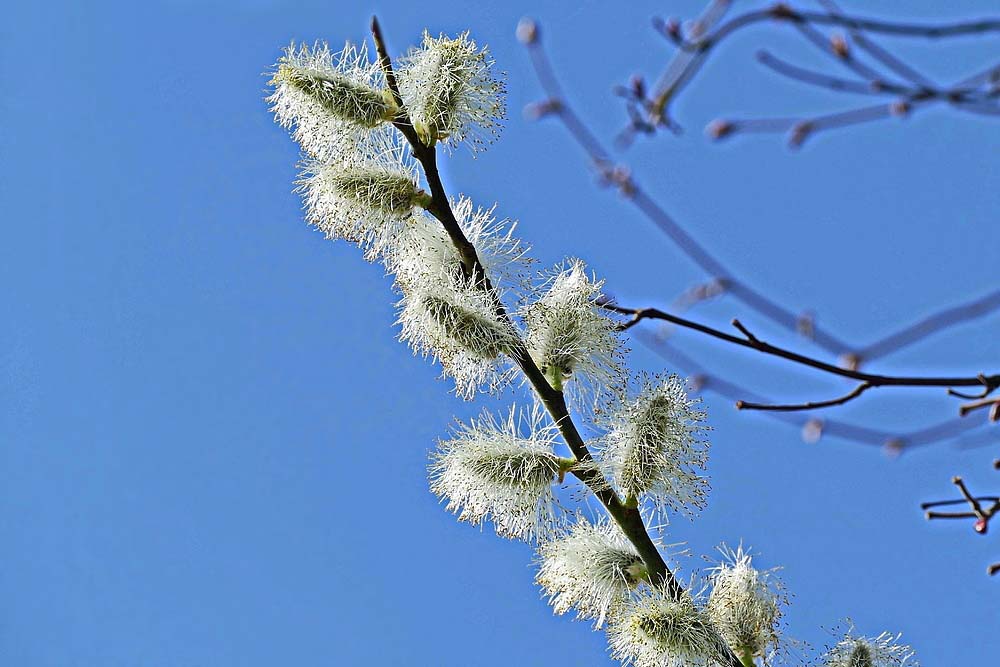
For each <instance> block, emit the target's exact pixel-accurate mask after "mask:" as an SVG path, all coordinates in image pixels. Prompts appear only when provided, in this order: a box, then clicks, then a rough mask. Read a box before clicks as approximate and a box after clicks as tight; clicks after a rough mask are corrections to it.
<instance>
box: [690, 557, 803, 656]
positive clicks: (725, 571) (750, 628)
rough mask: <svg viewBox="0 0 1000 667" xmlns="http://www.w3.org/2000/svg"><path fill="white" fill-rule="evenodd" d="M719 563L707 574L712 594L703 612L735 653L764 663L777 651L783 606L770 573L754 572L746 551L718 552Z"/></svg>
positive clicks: (781, 591)
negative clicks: (755, 658)
mask: <svg viewBox="0 0 1000 667" xmlns="http://www.w3.org/2000/svg"><path fill="white" fill-rule="evenodd" d="M719 550H720V551H721V552H722V555H723V560H722V562H720V563H719V564H718V565H717V566H716V567H714V568H713V569H712V570H711V572H710V575H709V579H710V581H711V584H712V591H711V593H710V594H709V596H708V602H707V603H706V605H705V611H706V612H707V613H708V617H709V618H710V619H712V622H713V623H714V624H715V626H716V627H717V628H718V629H719V632H720V633H722V636H723V638H724V639H725V640H726V642H727V643H728V644H729V645H730V646H732V647H733V649H734V650H735V651H736V652H737V654H739V655H741V656H750V657H751V658H754V657H760V658H763V659H764V660H765V662H768V661H769V660H770V658H771V657H772V656H773V655H774V654H776V653H777V652H778V650H779V649H780V645H779V639H780V637H779V624H780V621H781V615H782V608H783V607H784V605H785V604H786V603H787V601H788V600H787V595H786V593H785V591H784V587H783V586H782V585H781V582H780V581H779V580H778V578H777V576H776V575H775V571H774V570H763V571H761V570H757V569H755V568H754V567H753V558H752V557H751V555H750V552H749V551H744V549H743V546H742V545H740V546H739V547H737V548H736V549H729V548H727V547H725V546H722V547H720V549H719Z"/></svg>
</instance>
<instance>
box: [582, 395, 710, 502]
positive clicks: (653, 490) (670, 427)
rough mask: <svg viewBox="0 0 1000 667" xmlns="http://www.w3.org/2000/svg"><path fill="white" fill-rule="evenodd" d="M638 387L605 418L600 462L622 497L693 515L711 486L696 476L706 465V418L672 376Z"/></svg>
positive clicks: (696, 401)
mask: <svg viewBox="0 0 1000 667" xmlns="http://www.w3.org/2000/svg"><path fill="white" fill-rule="evenodd" d="M642 385H643V386H642V390H641V391H640V393H639V396H638V398H637V399H636V400H634V401H632V402H631V403H626V404H624V405H622V406H620V407H619V408H618V409H616V410H614V411H612V412H610V413H609V414H608V415H606V416H605V417H604V418H603V422H602V425H604V426H605V428H606V429H607V434H606V435H605V436H604V438H602V441H601V445H600V458H601V461H602V463H603V465H604V466H605V468H606V469H607V471H608V474H609V476H610V477H611V479H612V480H613V481H614V483H615V485H616V486H617V487H618V489H619V491H620V492H621V493H622V495H624V496H625V497H626V498H628V499H634V501H637V502H641V501H642V500H644V499H646V498H648V499H649V500H651V501H652V503H653V506H654V508H655V509H656V510H657V511H659V512H661V513H663V512H664V511H665V510H666V509H667V508H670V509H673V510H675V511H680V512H683V513H685V514H689V515H690V514H693V513H694V512H695V511H696V510H698V509H701V508H702V507H704V505H705V501H706V498H707V495H708V488H709V486H708V480H707V479H706V478H705V477H704V476H702V475H701V474H699V472H700V471H702V470H703V469H704V468H705V465H706V463H707V461H708V442H707V441H706V440H704V438H703V433H704V431H705V430H706V427H705V426H704V425H703V424H702V422H703V421H704V420H705V416H706V415H705V413H704V412H703V411H701V410H699V409H698V404H699V401H698V400H697V399H694V400H692V399H690V398H688V395H687V392H686V391H685V388H684V381H683V380H681V379H680V378H679V377H677V376H676V375H669V376H667V377H663V378H658V377H653V378H649V377H644V378H643V383H642Z"/></svg>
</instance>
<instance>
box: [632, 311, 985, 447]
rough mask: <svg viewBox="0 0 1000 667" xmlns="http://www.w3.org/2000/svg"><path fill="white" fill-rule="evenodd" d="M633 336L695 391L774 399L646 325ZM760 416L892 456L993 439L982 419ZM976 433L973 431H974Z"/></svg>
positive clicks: (809, 437)
mask: <svg viewBox="0 0 1000 667" xmlns="http://www.w3.org/2000/svg"><path fill="white" fill-rule="evenodd" d="M635 337H636V338H637V339H638V340H639V341H640V342H642V343H643V344H644V345H645V346H646V347H648V348H649V349H650V350H651V351H652V352H654V353H656V354H658V355H660V356H661V357H663V358H664V359H665V360H667V361H668V362H669V363H671V364H672V365H673V366H674V367H676V368H677V369H678V370H679V371H681V372H683V373H685V374H687V375H689V376H690V377H691V380H690V382H691V385H692V388H693V389H694V390H696V391H707V392H711V393H714V394H718V395H719V396H722V397H723V398H727V399H729V400H731V401H734V402H735V401H736V400H738V399H744V400H746V399H751V400H754V401H757V402H759V403H773V402H774V401H772V400H770V399H769V398H767V397H764V396H760V395H757V394H755V393H754V392H752V391H751V390H749V389H747V388H746V387H744V386H741V385H739V384H737V383H735V382H733V381H732V380H728V379H726V378H724V377H722V376H720V375H718V374H715V373H713V372H712V371H711V370H710V369H708V368H707V367H706V366H705V365H703V364H702V363H699V362H697V361H695V360H694V359H693V358H692V357H691V356H690V355H687V354H684V353H682V352H681V351H680V350H678V349H677V348H676V347H674V346H671V345H668V343H667V340H665V339H663V338H661V337H659V336H657V335H656V334H654V333H651V332H649V331H648V330H645V329H639V330H638V331H637V333H636V334H635ZM759 414H760V415H761V416H763V417H766V418H769V419H773V420H775V421H779V422H781V423H784V424H788V425H790V426H794V427H797V428H799V429H800V432H801V435H802V439H803V440H804V441H806V442H809V443H813V442H818V441H819V440H820V439H822V438H825V437H830V438H836V439H840V440H844V441H847V442H853V443H857V444H861V445H869V446H875V447H882V448H883V449H884V450H885V452H886V453H887V454H889V455H891V456H895V455H898V454H900V453H902V452H904V451H907V450H910V449H913V448H915V447H922V446H927V445H933V444H936V443H939V442H941V441H943V440H949V439H954V438H959V437H960V438H963V442H964V443H965V445H966V446H974V445H975V444H979V443H982V442H986V441H988V442H994V443H995V442H996V438H995V436H994V435H993V434H992V433H991V432H987V431H984V430H983V429H981V428H980V427H981V426H982V425H983V424H984V423H985V420H975V419H970V418H965V419H963V418H960V417H955V418H952V419H949V420H946V421H942V422H939V423H937V424H932V425H930V426H927V427H924V428H921V429H917V430H914V431H909V432H893V431H886V430H883V429H877V428H872V427H870V426H862V425H860V424H853V423H850V422H845V421H841V420H837V419H829V418H826V417H819V416H818V415H816V414H804V413H802V412H766V411H765V412H760V413H759ZM977 430H978V431H979V434H978V435H972V432H973V431H977Z"/></svg>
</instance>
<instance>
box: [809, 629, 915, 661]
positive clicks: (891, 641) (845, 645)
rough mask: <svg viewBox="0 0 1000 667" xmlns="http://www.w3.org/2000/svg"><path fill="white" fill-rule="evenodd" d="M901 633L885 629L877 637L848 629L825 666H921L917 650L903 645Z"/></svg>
mask: <svg viewBox="0 0 1000 667" xmlns="http://www.w3.org/2000/svg"><path fill="white" fill-rule="evenodd" d="M900 636H901V635H898V634H896V635H891V634H889V633H888V632H883V633H882V634H880V635H879V636H878V637H860V636H854V634H853V632H852V631H850V630H849V631H848V632H847V633H846V634H845V636H844V638H843V639H841V640H840V641H839V642H837V644H836V645H835V646H833V648H831V649H830V650H829V651H828V652H827V653H826V655H824V656H823V665H825V666H826V667H903V666H904V665H909V667H919V663H918V662H917V661H916V660H914V659H913V657H914V653H913V649H911V648H910V647H909V646H907V645H906V644H900V643H898V642H899V638H900Z"/></svg>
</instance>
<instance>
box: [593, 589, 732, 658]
mask: <svg viewBox="0 0 1000 667" xmlns="http://www.w3.org/2000/svg"><path fill="white" fill-rule="evenodd" d="M608 638H609V641H610V643H611V653H612V655H614V656H615V657H616V658H618V659H619V660H621V661H622V662H624V663H625V664H628V665H635V666H636V667H709V666H711V665H725V664H727V661H726V660H725V657H724V656H725V655H726V651H727V648H726V644H725V643H724V642H723V641H722V638H721V637H720V636H719V632H718V630H717V629H716V628H715V627H714V626H713V624H712V621H711V619H709V618H708V616H707V615H706V614H705V612H704V611H702V610H700V609H699V608H698V605H697V604H696V603H695V601H694V600H693V599H692V598H691V596H689V595H684V596H682V597H681V598H680V599H674V598H673V597H672V596H671V595H670V593H669V592H668V591H666V590H664V589H661V588H653V589H650V590H648V591H647V592H646V594H644V595H641V596H638V597H636V598H634V599H633V600H631V601H630V603H629V604H628V606H627V607H626V608H625V609H624V610H623V611H622V613H621V614H620V615H618V616H616V617H614V618H612V620H611V625H610V627H609V628H608Z"/></svg>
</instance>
